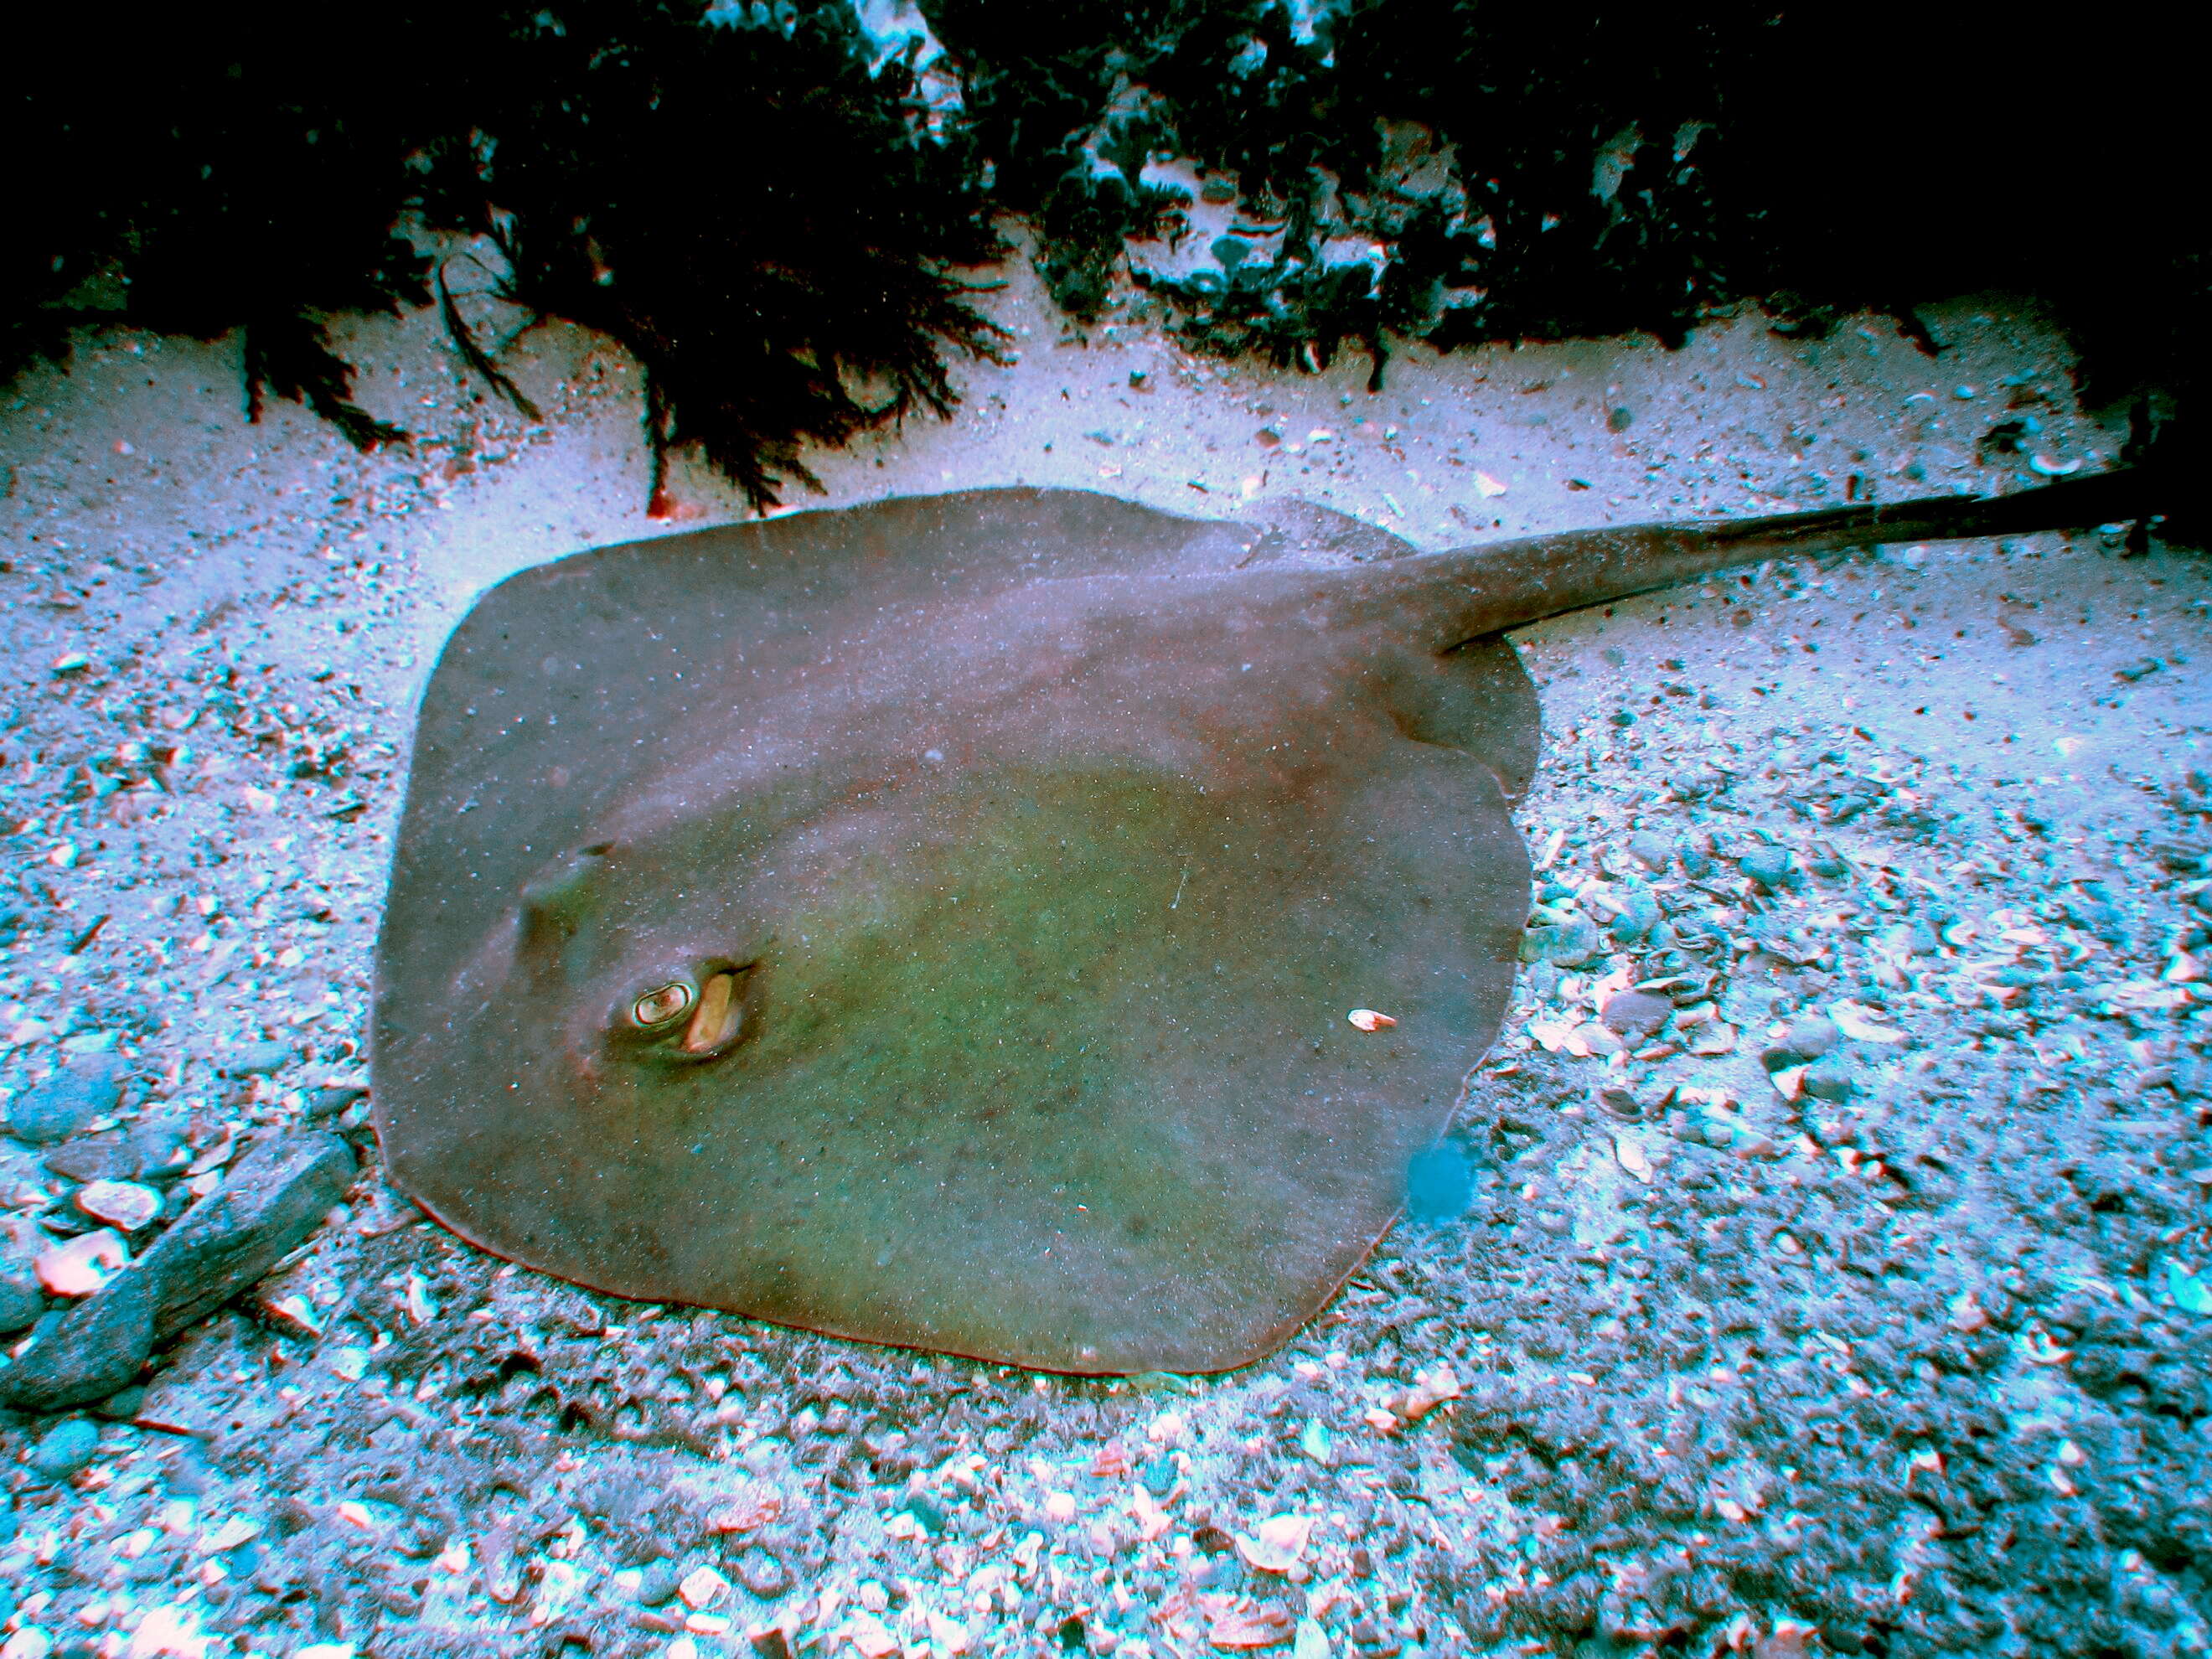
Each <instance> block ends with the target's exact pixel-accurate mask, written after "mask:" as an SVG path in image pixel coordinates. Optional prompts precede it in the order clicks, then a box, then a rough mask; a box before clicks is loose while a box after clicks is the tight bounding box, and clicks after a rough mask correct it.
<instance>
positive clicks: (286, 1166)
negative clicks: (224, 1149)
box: [102, 1130, 354, 1341]
mask: <svg viewBox="0 0 2212 1659" xmlns="http://www.w3.org/2000/svg"><path fill="white" fill-rule="evenodd" d="M353 1176H354V1161H353V1153H352V1152H351V1150H350V1149H349V1148H348V1146H346V1144H345V1142H344V1141H343V1140H341V1139H338V1137H337V1136H336V1135H333V1134H328V1133H323V1132H322V1131H320V1130H313V1131H309V1132H308V1133H303V1134H285V1135H276V1136H272V1137H270V1138H269V1139H264V1140H260V1141H257V1142H256V1143H255V1144H254V1145H253V1146H252V1149H251V1150H250V1151H248V1152H246V1156H245V1157H243V1158H240V1159H239V1161H238V1162H237V1163H236V1164H233V1165H232V1166H231V1170H230V1174H229V1175H228V1177H226V1178H225V1180H224V1182H223V1183H222V1186H220V1187H218V1188H216V1190H215V1191H214V1192H212V1193H210V1194H208V1195H207V1196H206V1197H205V1198H204V1199H202V1200H200V1201H199V1202H198V1203H197V1204H195V1205H193V1206H192V1207H191V1209H189V1210H187V1211H185V1213H184V1214H183V1216H182V1217H180V1218H179V1220H178V1221H177V1224H176V1225H174V1226H173V1227H172V1228H170V1229H169V1231H167V1232H166V1233H163V1234H162V1235H161V1237H160V1239H158V1240H157V1241H156V1242H155V1245H154V1248H153V1249H150V1250H149V1251H147V1252H146V1255H145V1256H144V1258H143V1261H141V1263H140V1267H139V1270H140V1271H141V1272H142V1273H147V1274H149V1275H150V1276H151V1277H152V1278H153V1279H154V1280H155V1283H156V1284H157V1285H159V1286H160V1292H159V1295H160V1304H159V1307H158V1308H157V1310H156V1311H155V1317H154V1328H155V1338H156V1340H160V1341H167V1340H168V1339H169V1338H170V1337H172V1336H173V1335H175V1334H177V1333H178V1332H179V1331H181V1330H183V1329H185V1328H186V1327H188V1326H191V1325H195V1324H197V1323H198V1322H200V1321H201V1320H202V1319H204V1318H205V1317H206V1316H208V1315H209V1314H210V1313H212V1312H214V1311H215V1310H216V1309H217V1308H218V1307H220V1306H222V1304H224V1303H226V1302H228V1301H229V1300H230V1298H231V1297H234V1296H236V1295H237V1294H238V1293H239V1292H240V1291H242V1290H244V1289H245V1288H246V1286H247V1285H251V1284H252V1283H253V1281H254V1280H256V1279H259V1278H260V1277H261V1276H262V1274H264V1273H267V1272H268V1271H269V1269H270V1267H274V1266H275V1265H276V1260H277V1258H278V1257H279V1256H282V1255H283V1254H284V1253H285V1252H286V1251H287V1250H289V1249H291V1248H292V1247H293V1246H294V1245H295V1244H297V1243H300V1241H301V1240H302V1239H304V1238H305V1237H307V1235H308V1234H310V1233H312V1232H313V1231H314V1230H315V1229H316V1228H317V1227H318V1226H319V1225H321V1223H322V1219H323V1217H324V1216H325V1214H327V1213H328V1212H329V1211H330V1209H331V1206H333V1205H335V1204H336V1203H337V1201H338V1200H340V1199H342V1198H343V1197H344V1196H345V1190H346V1188H348V1187H349V1186H350V1185H352V1183H353ZM102 1294H103V1295H104V1294H106V1292H104V1291H103V1292H102Z"/></svg>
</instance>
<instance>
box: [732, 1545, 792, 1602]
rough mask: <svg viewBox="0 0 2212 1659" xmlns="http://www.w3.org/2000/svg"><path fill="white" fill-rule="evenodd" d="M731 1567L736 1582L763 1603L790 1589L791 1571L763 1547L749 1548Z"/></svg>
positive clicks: (754, 1546)
mask: <svg viewBox="0 0 2212 1659" xmlns="http://www.w3.org/2000/svg"><path fill="white" fill-rule="evenodd" d="M731 1566H732V1571H735V1572H736V1574H737V1575H738V1583H740V1584H743V1585H744V1587H745V1588H746V1589H748V1590H750V1592H752V1594H753V1595H757V1596H758V1597H760V1599H761V1600H762V1601H775V1599H776V1597H777V1596H779V1595H782V1594H783V1593H784V1592H785V1591H787V1590H788V1589H790V1588H791V1570H790V1569H789V1568H788V1567H787V1566H785V1565H783V1563H782V1561H781V1560H780V1559H778V1558H777V1556H776V1554H775V1551H773V1550H770V1549H769V1548H767V1547H764V1546H763V1545H760V1544H755V1545H753V1546H751V1547H750V1548H748V1549H747V1550H746V1551H745V1552H744V1553H743V1554H742V1555H740V1556H738V1559H736V1560H735V1561H734V1562H732V1564H731Z"/></svg>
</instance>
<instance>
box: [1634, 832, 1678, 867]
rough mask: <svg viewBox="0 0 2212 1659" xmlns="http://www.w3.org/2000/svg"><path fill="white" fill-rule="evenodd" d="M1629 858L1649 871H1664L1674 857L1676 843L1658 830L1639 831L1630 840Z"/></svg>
mask: <svg viewBox="0 0 2212 1659" xmlns="http://www.w3.org/2000/svg"><path fill="white" fill-rule="evenodd" d="M1628 852H1629V856H1630V857H1632V858H1633V859H1634V860H1636V861H1637V862H1638V864H1641V865H1642V866H1644V868H1645V869H1647V870H1664V869H1665V868H1666V867H1667V866H1668V864H1669V863H1670V862H1672V860H1673V859H1674V841H1673V839H1672V838H1671V837H1670V836H1662V835H1661V834H1660V833H1659V832H1658V831H1657V830H1656V829H1638V831H1637V832H1636V833H1635V834H1634V835H1632V836H1630V837H1629V838H1628Z"/></svg>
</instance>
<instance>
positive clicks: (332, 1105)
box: [307, 1085, 368, 1123]
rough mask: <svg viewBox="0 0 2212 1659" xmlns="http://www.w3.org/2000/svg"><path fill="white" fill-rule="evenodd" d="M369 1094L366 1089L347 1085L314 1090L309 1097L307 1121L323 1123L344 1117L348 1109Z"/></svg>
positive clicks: (309, 1093)
mask: <svg viewBox="0 0 2212 1659" xmlns="http://www.w3.org/2000/svg"><path fill="white" fill-rule="evenodd" d="M367 1093H368V1090H366V1089H362V1088H358V1087H353V1086H347V1085H334V1086H332V1087H329V1088H324V1089H315V1090H312V1091H309V1092H308V1095H307V1121H308V1122H310V1123H322V1122H326V1121H329V1120H330V1119H331V1118H334V1117H342V1116H343V1115H344V1114H345V1111H346V1109H347V1108H348V1107H349V1106H351V1105H352V1104H353V1103H354V1102H356V1100H359V1099H360V1098H361V1097H362V1096H364V1095H366V1094H367Z"/></svg>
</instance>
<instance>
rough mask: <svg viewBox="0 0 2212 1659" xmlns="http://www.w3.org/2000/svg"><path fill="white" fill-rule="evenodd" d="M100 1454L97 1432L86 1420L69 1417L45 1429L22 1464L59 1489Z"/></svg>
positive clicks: (89, 1420) (88, 1420)
mask: <svg viewBox="0 0 2212 1659" xmlns="http://www.w3.org/2000/svg"><path fill="white" fill-rule="evenodd" d="M99 1455H100V1431H99V1429H98V1428H96V1427H95V1426H94V1425H93V1422H92V1420H91V1419H89V1418H83V1417H72V1418H70V1419H67V1420H66V1421H65V1422H60V1423H57V1424H55V1425H54V1426H53V1427H52V1428H51V1429H48V1430H47V1431H46V1432H45V1433H44V1434H42V1435H40V1437H39V1443H38V1444H36V1445H35V1446H33V1447H32V1448H31V1455H29V1456H28V1457H27V1458H26V1459H24V1460H23V1461H24V1462H26V1463H27V1464H28V1465H29V1466H30V1468H31V1472H32V1473H33V1474H36V1475H37V1476H38V1477H39V1478H40V1480H46V1481H48V1482H51V1483H52V1485H54V1486H60V1485H61V1484H62V1483H63V1482H64V1481H65V1480H70V1478H72V1477H73V1476H75V1475H76V1474H81V1473H82V1471H83V1470H85V1469H86V1468H89V1467H90V1466H91V1463H92V1460H93V1459H94V1458H95V1457H97V1456H99Z"/></svg>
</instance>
